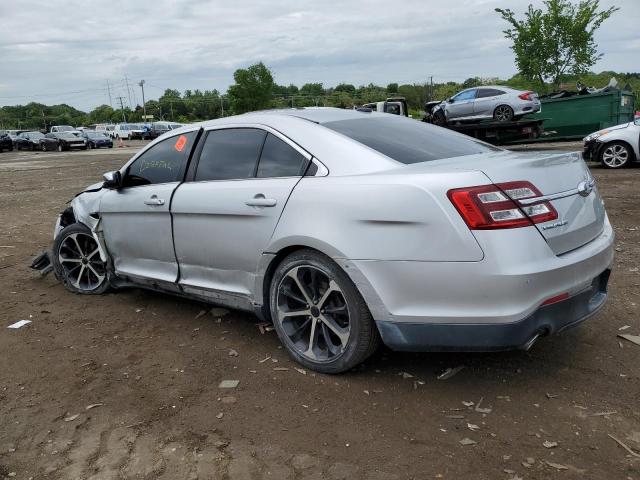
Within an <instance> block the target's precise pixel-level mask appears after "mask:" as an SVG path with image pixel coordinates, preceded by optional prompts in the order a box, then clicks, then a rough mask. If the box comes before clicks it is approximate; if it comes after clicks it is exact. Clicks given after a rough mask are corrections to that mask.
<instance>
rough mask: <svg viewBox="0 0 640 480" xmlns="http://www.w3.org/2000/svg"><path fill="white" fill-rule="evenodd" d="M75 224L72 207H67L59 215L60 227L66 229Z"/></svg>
mask: <svg viewBox="0 0 640 480" xmlns="http://www.w3.org/2000/svg"><path fill="white" fill-rule="evenodd" d="M74 223H76V215H75V213H74V212H73V207H67V208H65V209H64V211H63V212H61V213H60V226H61V227H62V228H64V227H68V226H69V225H73V224H74Z"/></svg>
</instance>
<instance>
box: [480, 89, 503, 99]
mask: <svg viewBox="0 0 640 480" xmlns="http://www.w3.org/2000/svg"><path fill="white" fill-rule="evenodd" d="M498 95H504V91H502V90H498V89H496V88H481V89H479V90H478V98H487V97H497V96H498Z"/></svg>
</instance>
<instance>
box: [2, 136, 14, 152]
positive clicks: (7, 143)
mask: <svg viewBox="0 0 640 480" xmlns="http://www.w3.org/2000/svg"><path fill="white" fill-rule="evenodd" d="M5 150H6V151H7V152H11V151H13V140H11V137H10V136H9V134H8V133H0V152H3V151H5Z"/></svg>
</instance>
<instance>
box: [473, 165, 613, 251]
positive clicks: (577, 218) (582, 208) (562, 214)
mask: <svg viewBox="0 0 640 480" xmlns="http://www.w3.org/2000/svg"><path fill="white" fill-rule="evenodd" d="M498 157H502V158H503V160H502V161H500V160H498ZM476 158H477V157H476ZM477 160H478V161H477V162H476V164H475V167H476V168H477V169H478V170H481V171H482V172H484V174H485V175H487V177H489V178H490V179H491V181H492V182H493V183H503V182H511V181H516V180H526V181H529V182H531V183H532V184H533V185H534V186H535V187H537V188H538V190H540V192H541V193H542V195H543V196H551V198H549V202H550V203H551V204H552V205H553V207H554V208H555V209H556V211H557V212H558V218H557V219H556V220H552V221H549V222H545V223H539V224H536V228H537V229H538V230H539V231H540V233H541V234H542V236H543V237H544V238H545V240H546V241H547V243H548V244H549V246H550V247H551V249H552V250H553V252H554V253H555V254H556V255H561V254H563V253H566V252H569V251H571V250H574V249H576V248H579V247H581V246H582V245H585V244H586V243H589V242H590V241H591V240H593V239H594V238H596V237H597V236H598V235H599V234H600V233H601V232H602V229H603V228H604V219H605V215H606V214H605V210H604V204H603V202H602V199H601V198H600V194H599V193H598V190H597V188H596V186H595V182H594V181H593V177H592V176H591V174H590V172H589V168H588V167H587V165H586V164H585V163H584V161H583V160H582V157H581V156H580V154H579V153H577V152H571V153H565V152H561V153H517V152H510V153H507V154H503V155H495V156H493V155H492V156H490V157H489V158H487V160H486V161H482V160H480V159H477ZM516 203H518V202H517V201H516Z"/></svg>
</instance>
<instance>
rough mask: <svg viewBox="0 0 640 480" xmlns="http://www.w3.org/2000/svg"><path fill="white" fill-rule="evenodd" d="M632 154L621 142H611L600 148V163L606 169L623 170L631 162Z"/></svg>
mask: <svg viewBox="0 0 640 480" xmlns="http://www.w3.org/2000/svg"><path fill="white" fill-rule="evenodd" d="M632 155H633V153H632V152H631V149H630V148H629V145H627V144H626V143H623V142H611V143H608V144H606V145H605V146H604V147H602V149H601V152H600V161H601V162H602V164H603V165H604V166H605V167H607V168H623V167H626V166H627V165H629V163H630V162H631V158H632Z"/></svg>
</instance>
